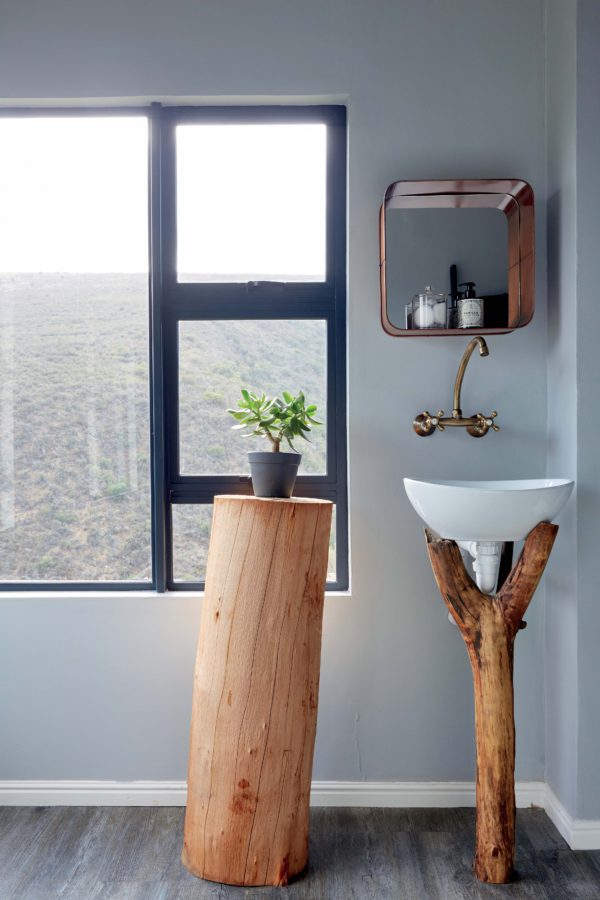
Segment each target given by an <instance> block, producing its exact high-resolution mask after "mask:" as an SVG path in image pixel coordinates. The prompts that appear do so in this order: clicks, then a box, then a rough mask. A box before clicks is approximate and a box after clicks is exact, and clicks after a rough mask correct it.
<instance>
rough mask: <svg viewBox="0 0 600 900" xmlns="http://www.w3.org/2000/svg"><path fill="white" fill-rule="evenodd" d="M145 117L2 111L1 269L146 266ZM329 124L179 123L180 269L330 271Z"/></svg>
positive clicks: (236, 273)
mask: <svg viewBox="0 0 600 900" xmlns="http://www.w3.org/2000/svg"><path fill="white" fill-rule="evenodd" d="M147 155H148V127H147V121H146V119H145V117H143V116H136V117H128V116H115V117H106V116H102V117H32V118H27V117H25V118H17V117H15V118H4V119H2V118H0V272H77V273H88V272H89V273H94V272H98V273H100V272H109V273H115V274H118V273H134V272H146V271H147V270H148V218H147V217H148V212H147V204H148V196H147V195H148V187H147V181H148V170H147ZM325 168H326V128H325V126H324V125H321V124H313V123H306V124H299V123H298V124H297V123H294V124H282V125H280V124H273V125H269V124H266V125H263V124H261V125H207V124H195V123H194V124H186V125H180V126H178V127H177V183H178V187H177V207H178V212H177V229H178V268H179V273H180V278H181V280H182V281H185V280H189V277H188V278H186V274H187V275H188V276H189V275H190V274H191V273H195V274H199V275H203V274H204V275H215V274H218V275H220V276H221V277H222V278H223V280H238V279H239V278H240V276H242V280H245V277H243V276H249V277H251V276H252V275H257V276H262V277H264V276H268V275H273V276H277V275H289V276H290V277H291V278H298V277H301V278H306V279H307V280H322V279H323V277H324V271H325Z"/></svg>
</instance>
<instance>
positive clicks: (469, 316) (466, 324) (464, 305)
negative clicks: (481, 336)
mask: <svg viewBox="0 0 600 900" xmlns="http://www.w3.org/2000/svg"><path fill="white" fill-rule="evenodd" d="M461 287H464V288H465V292H464V294H463V296H462V297H461V298H460V300H459V301H458V304H457V305H458V327H459V328H483V299H482V298H481V297H477V296H476V294H475V282H474V281H464V282H463V283H462V284H461Z"/></svg>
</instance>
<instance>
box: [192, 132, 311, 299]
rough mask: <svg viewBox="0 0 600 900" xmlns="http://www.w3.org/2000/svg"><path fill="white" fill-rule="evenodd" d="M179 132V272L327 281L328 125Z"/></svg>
mask: <svg viewBox="0 0 600 900" xmlns="http://www.w3.org/2000/svg"><path fill="white" fill-rule="evenodd" d="M176 132H177V272H178V279H179V281H195V282H210V281H219V282H234V281H241V282H246V281H324V280H325V242H326V239H325V218H326V215H325V211H326V189H325V186H326V144H327V129H326V126H325V125H323V124H315V123H311V124H275V125H269V124H266V125H265V124H263V125H257V124H246V125H198V124H193V125H179V126H178V127H177V129H176Z"/></svg>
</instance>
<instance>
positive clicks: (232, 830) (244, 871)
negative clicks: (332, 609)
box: [182, 496, 332, 885]
mask: <svg viewBox="0 0 600 900" xmlns="http://www.w3.org/2000/svg"><path fill="white" fill-rule="evenodd" d="M331 513H332V504H331V503H330V502H329V501H328V500H306V499H299V498H292V499H290V500H267V499H260V498H257V497H240V496H224V497H215V509H214V517H213V525H212V532H211V539H210V549H209V555H208V566H207V574H206V592H205V596H204V605H203V610H202V625H201V628H200V638H199V643H198V655H197V660H196V672H195V676H194V696H193V707H192V725H191V737H190V756H189V774H188V799H187V810H186V817H185V831H184V845H183V854H182V859H183V862H184V864H185V866H187V868H188V869H189V870H190V871H191V872H193V873H194V875H198V876H200V877H202V878H206V879H208V880H210V881H218V882H224V883H226V884H238V885H266V884H272V885H283V884H287V882H288V879H289V878H291V877H292V876H294V875H297V874H298V873H299V872H301V871H302V870H303V869H304V868H305V867H306V863H307V859H308V813H309V800H310V783H311V774H312V761H313V748H314V740H315V729H316V717H317V698H318V692H319V673H320V659H321V624H322V616H323V598H324V590H325V578H326V572H327V557H328V550H329V532H330V528H331Z"/></svg>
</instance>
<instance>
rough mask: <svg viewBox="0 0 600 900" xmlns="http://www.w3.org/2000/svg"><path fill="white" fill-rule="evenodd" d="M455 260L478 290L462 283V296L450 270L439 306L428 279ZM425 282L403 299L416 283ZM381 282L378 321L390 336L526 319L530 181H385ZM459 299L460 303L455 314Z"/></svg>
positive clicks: (530, 302)
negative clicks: (463, 288) (422, 286)
mask: <svg viewBox="0 0 600 900" xmlns="http://www.w3.org/2000/svg"><path fill="white" fill-rule="evenodd" d="M453 259H459V260H460V263H461V268H462V270H463V271H462V273H461V274H462V275H463V278H465V276H467V277H468V278H469V279H471V280H472V281H476V282H477V284H478V285H479V288H478V289H475V288H471V286H470V285H468V284H467V285H464V282H463V285H464V286H465V287H466V290H467V295H466V296H465V295H464V292H463V296H461V294H459V293H458V284H457V281H458V279H457V278H456V273H455V280H454V281H452V279H451V283H450V291H449V293H448V294H443V295H442V297H443V300H444V304H443V305H442V300H441V299H440V294H439V292H438V291H434V290H432V288H431V287H430V286H429V285H432V284H433V285H434V287H439V286H440V285H441V284H443V283H444V281H445V280H446V277H447V275H446V273H447V271H448V266H450V267H451V268H455V264H452V260H453ZM465 281H467V278H465ZM425 283H427V284H428V287H427V288H426V289H425V290H424V291H422V292H421V293H419V294H416V295H415V298H414V300H413V301H412V302H411V303H408V302H407V301H408V298H409V297H410V296H411V294H412V290H414V287H415V286H418V285H419V284H421V285H422V284H425ZM380 285H381V321H382V325H383V328H384V330H385V331H386V332H387V333H388V334H390V335H392V336H395V337H403V336H406V337H408V336H415V337H416V336H419V335H421V336H435V335H449V334H460V333H461V332H464V331H465V330H473V331H475V330H476V331H483V333H488V334H489V333H503V332H509V331H512V330H513V329H515V328H521V327H523V326H524V325H527V324H528V323H529V322H530V321H531V318H532V316H533V311H534V304H535V300H534V200H533V191H532V189H531V187H530V185H529V184H527V182H525V181H520V180H510V179H503V180H497V181H489V180H485V179H477V180H461V181H420V182H419V181H412V182H409V181H397V182H395V183H394V184H391V185H390V186H389V187H388V189H387V191H386V194H385V199H384V203H383V205H382V207H381V212H380ZM463 285H461V287H462V286H463ZM411 288H412V290H411ZM483 291H485V293H483ZM429 295H436V296H435V297H432V296H429ZM403 298H404V299H403ZM461 300H465V301H472V300H475V301H478V303H476V304H474V303H467V304H464V303H463V304H460V301H461ZM459 304H460V305H462V306H464V307H465V309H464V314H463V316H462V317H461V318H460V319H459ZM444 307H445V309H444ZM466 307H468V309H467V308H466ZM476 307H477V308H476ZM482 316H483V318H482Z"/></svg>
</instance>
